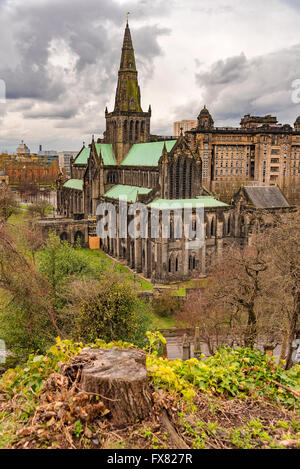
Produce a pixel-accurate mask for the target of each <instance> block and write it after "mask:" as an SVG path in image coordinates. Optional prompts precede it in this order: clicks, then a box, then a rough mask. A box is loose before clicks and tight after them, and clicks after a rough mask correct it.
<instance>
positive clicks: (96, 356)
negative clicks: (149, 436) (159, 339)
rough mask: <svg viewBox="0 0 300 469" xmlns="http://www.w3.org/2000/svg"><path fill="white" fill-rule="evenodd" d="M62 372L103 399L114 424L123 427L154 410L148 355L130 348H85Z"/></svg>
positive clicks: (82, 388)
mask: <svg viewBox="0 0 300 469" xmlns="http://www.w3.org/2000/svg"><path fill="white" fill-rule="evenodd" d="M63 372H64V374H66V375H67V376H69V377H71V378H72V379H73V380H74V379H75V378H76V376H77V374H78V373H79V374H80V376H77V379H78V388H79V389H80V390H82V391H85V392H87V393H93V394H96V395H98V396H99V398H100V399H102V400H103V403H104V405H105V407H106V408H107V409H109V410H110V415H111V418H112V421H113V423H114V425H116V426H117V427H123V426H126V425H129V424H134V423H136V421H137V420H142V419H144V418H145V417H147V416H148V415H149V414H150V412H151V409H152V398H151V392H150V388H149V386H148V373H147V370H146V355H145V353H144V352H142V351H139V350H135V349H129V350H121V349H116V348H112V349H84V350H83V351H82V353H81V354H80V355H78V356H77V357H75V359H74V360H73V361H72V362H71V363H70V364H68V365H66V366H64V367H63Z"/></svg>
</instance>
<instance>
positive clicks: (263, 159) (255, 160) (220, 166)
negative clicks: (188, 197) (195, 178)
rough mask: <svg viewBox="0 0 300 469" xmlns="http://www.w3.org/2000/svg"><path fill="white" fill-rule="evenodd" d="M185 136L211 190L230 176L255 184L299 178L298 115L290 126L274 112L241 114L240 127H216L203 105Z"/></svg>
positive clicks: (285, 184)
mask: <svg viewBox="0 0 300 469" xmlns="http://www.w3.org/2000/svg"><path fill="white" fill-rule="evenodd" d="M185 135H186V137H187V139H188V141H189V143H190V145H191V148H192V150H194V151H196V150H197V151H198V152H199V154H200V157H201V160H202V164H203V172H202V177H203V184H204V186H205V187H206V188H207V189H210V190H212V191H215V190H218V187H219V185H220V183H224V182H226V181H228V180H230V178H231V179H232V178H237V177H239V178H243V179H244V180H245V181H250V182H251V183H252V184H255V185H259V186H269V185H278V186H280V187H281V188H285V187H286V188H289V187H292V186H293V185H294V184H296V183H299V181H300V117H298V118H297V120H296V122H295V124H294V127H291V126H290V125H289V124H284V125H283V124H280V123H278V121H277V118H276V117H275V116H271V115H267V116H251V115H250V114H247V115H245V116H244V117H243V118H242V120H241V125H240V127H216V126H215V125H214V120H213V118H212V116H211V114H210V113H209V111H208V109H207V108H206V107H205V106H204V108H203V109H202V111H201V112H200V114H199V116H198V123H197V126H196V128H194V129H192V130H188V131H187V132H186V134H185Z"/></svg>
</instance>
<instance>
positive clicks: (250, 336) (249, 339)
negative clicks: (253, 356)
mask: <svg viewBox="0 0 300 469" xmlns="http://www.w3.org/2000/svg"><path fill="white" fill-rule="evenodd" d="M256 336H257V320H256V314H255V312H254V310H253V307H251V308H249V309H248V324H247V330H246V333H245V347H249V348H251V349H253V348H254V345H255V340H256Z"/></svg>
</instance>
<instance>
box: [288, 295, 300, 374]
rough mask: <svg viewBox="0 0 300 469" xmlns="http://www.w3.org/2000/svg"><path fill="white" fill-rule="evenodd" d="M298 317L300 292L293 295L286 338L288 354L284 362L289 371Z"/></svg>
mask: <svg viewBox="0 0 300 469" xmlns="http://www.w3.org/2000/svg"><path fill="white" fill-rule="evenodd" d="M299 315H300V292H299V291H296V292H295V294H294V311H293V315H292V319H291V322H290V329H289V338H288V353H287V357H286V362H285V369H286V370H289V369H290V368H291V367H292V366H293V362H292V354H293V348H292V344H293V341H294V340H295V338H296V331H297V322H298V318H299Z"/></svg>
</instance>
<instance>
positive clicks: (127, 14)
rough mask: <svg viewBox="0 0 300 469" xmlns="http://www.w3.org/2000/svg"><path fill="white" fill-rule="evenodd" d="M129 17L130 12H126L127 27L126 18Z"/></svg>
mask: <svg viewBox="0 0 300 469" xmlns="http://www.w3.org/2000/svg"><path fill="white" fill-rule="evenodd" d="M129 15H130V11H126V25H127V26H128V16H129Z"/></svg>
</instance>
